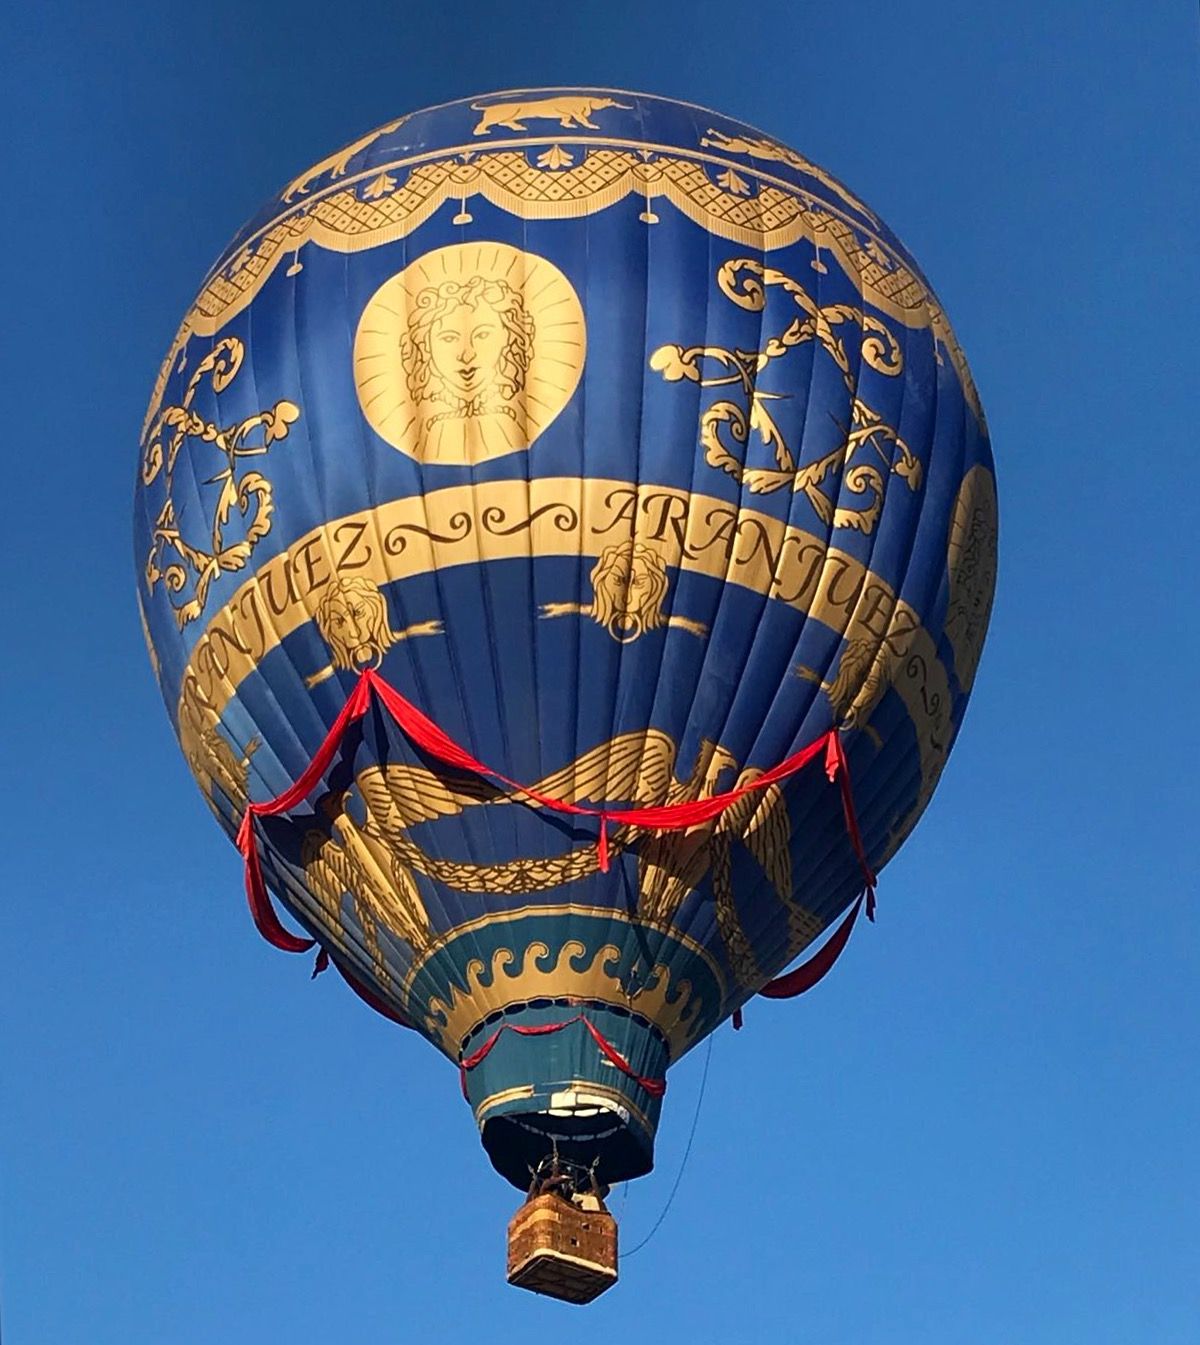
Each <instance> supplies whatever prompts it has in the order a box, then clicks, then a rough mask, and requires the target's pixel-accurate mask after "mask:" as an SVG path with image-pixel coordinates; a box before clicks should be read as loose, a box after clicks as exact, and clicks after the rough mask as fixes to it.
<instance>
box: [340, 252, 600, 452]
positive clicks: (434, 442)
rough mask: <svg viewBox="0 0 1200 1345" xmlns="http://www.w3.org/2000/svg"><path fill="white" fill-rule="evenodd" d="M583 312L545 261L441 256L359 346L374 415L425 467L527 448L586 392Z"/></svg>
mask: <svg viewBox="0 0 1200 1345" xmlns="http://www.w3.org/2000/svg"><path fill="white" fill-rule="evenodd" d="M586 345H587V342H586V329H585V324H584V318H583V309H582V307H581V306H580V303H579V298H578V296H577V295H576V293H575V290H574V289H573V288H572V286H571V283H570V281H569V280H568V279H567V278H566V276H564V275H563V273H562V272H561V271H560V270H559V269H558V268H557V267H556V266H554V265H553V264H552V263H551V262H548V261H547V260H546V259H545V258H544V257H538V256H535V255H534V254H532V253H528V252H521V251H519V250H518V249H516V248H513V247H510V246H509V245H508V244H506V243H456V244H452V245H450V246H448V247H444V248H438V249H436V250H435V251H433V252H430V253H427V254H426V255H425V256H423V257H421V258H420V259H419V260H417V261H415V262H413V263H411V265H409V266H408V267H407V268H406V269H405V270H403V271H401V272H399V273H398V274H397V275H394V276H392V277H390V279H388V280H386V281H385V282H384V283H383V284H382V285H381V286H380V287H379V289H378V290H377V291H376V292H375V294H374V295H372V297H371V299H370V300H369V301H368V303H367V306H366V308H365V309H364V310H363V314H362V317H361V319H360V320H359V324H358V331H357V333H356V336H355V341H354V381H355V387H356V389H357V391H358V399H359V404H360V405H361V407H362V411H363V415H364V416H365V417H366V418H367V420H368V422H369V423H370V425H371V426H372V428H373V429H374V430H375V431H376V433H377V434H379V435H380V437H381V438H383V439H385V440H387V442H388V443H390V444H391V445H392V446H393V447H394V448H398V449H399V450H400V451H401V452H402V453H407V454H408V455H409V456H410V457H413V458H416V459H417V460H418V461H419V462H425V463H430V464H441V465H447V466H462V465H467V464H473V463H477V462H484V461H486V460H487V459H489V458H494V457H499V456H501V455H502V454H505V453H512V452H516V451H518V450H521V449H528V448H529V447H530V446H531V445H532V444H533V443H534V441H535V440H536V439H537V437H538V436H539V435H540V434H541V433H542V432H543V431H544V430H545V429H546V427H547V426H548V425H549V424H550V423H551V422H552V421H553V420H554V419H555V417H556V416H557V415H558V414H559V412H561V411H562V409H563V407H564V406H565V405H566V404H567V402H568V401H569V400H570V398H571V395H572V393H573V392H574V391H575V388H576V386H577V385H578V383H579V378H580V375H581V373H582V371H583V362H584V357H585V353H586Z"/></svg>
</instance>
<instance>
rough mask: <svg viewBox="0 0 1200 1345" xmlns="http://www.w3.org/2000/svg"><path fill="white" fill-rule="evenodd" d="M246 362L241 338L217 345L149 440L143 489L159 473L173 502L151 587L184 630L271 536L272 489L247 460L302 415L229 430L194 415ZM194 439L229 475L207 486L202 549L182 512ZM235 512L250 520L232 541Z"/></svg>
mask: <svg viewBox="0 0 1200 1345" xmlns="http://www.w3.org/2000/svg"><path fill="white" fill-rule="evenodd" d="M244 355H245V347H244V346H243V345H242V343H241V341H239V340H238V339H237V337H235V336H227V337H225V338H224V339H223V340H221V341H218V342H217V344H216V345H215V346H214V347H213V348H212V350H211V351H209V353H208V354H207V355H206V356H205V357H204V359H203V360H202V361H201V362H200V365H199V366H198V368H197V369H196V372H195V373H194V374H193V375H192V377H191V379H190V381H189V382H188V385H187V389H186V390H185V392H184V395H183V400H182V401H181V402H180V403H179V404H178V405H176V406H168V407H165V408H164V409H163V410H162V411H161V412H160V413H159V415H158V417H157V418H156V419H155V421H154V422H153V424H152V425H151V426H150V428H149V430H148V432H147V434H146V437H145V450H144V453H143V455H142V484H143V485H144V486H147V487H149V486H151V485H153V484H154V482H155V481H156V480H157V479H158V477H159V475H160V474H165V479H166V499H165V500H164V501H163V505H162V508H161V509H160V510H159V512H158V516H157V518H156V519H155V522H154V527H153V528H152V530H151V541H150V551H149V554H148V555H147V557H146V567H145V578H146V587H147V588H148V589H149V591H150V592H151V593H153V591H154V590H155V588H156V587H157V586H158V585H159V584H160V583H161V584H163V585H164V586H165V587H166V589H167V592H168V593H169V594H171V606H172V609H173V610H174V613H175V620H176V622H177V623H178V625H179V626H180V627H181V628H182V627H183V626H186V625H187V624H188V623H189V622H191V621H195V620H196V618H197V617H198V616H199V615H200V614H201V613H202V612H203V611H204V607H205V604H206V603H207V601H208V590H209V588H210V586H211V584H212V582H213V580H214V579H216V578H217V576H218V575H219V574H221V573H222V572H223V571H234V570H240V569H242V568H244V566H245V564H246V562H247V561H248V560H249V559H250V554H251V552H252V551H253V550H254V548H255V546H256V545H257V544H258V543H259V542H260V541H261V540H262V538H264V537H265V536H266V535H267V533H268V532H270V530H271V515H272V512H273V505H272V497H271V483H270V482H269V481H268V480H267V478H266V477H265V476H264V475H263V474H262V472H258V471H246V470H243V469H242V466H241V464H242V461H243V459H245V458H250V457H260V456H262V455H263V454H265V453H266V452H267V450H268V449H269V448H270V447H271V445H272V444H273V443H275V442H276V441H277V440H279V439H286V438H287V435H288V431H289V429H290V428H291V426H292V424H293V423H294V422H295V421H296V420H297V419H299V416H300V408H299V407H298V406H297V405H296V404H295V402H289V401H278V402H276V403H275V405H274V406H273V407H271V408H270V409H269V410H265V411H259V412H258V413H256V414H255V415H253V416H248V417H247V418H246V419H245V420H240V421H238V422H237V423H236V424H233V425H226V426H222V425H218V424H216V422H214V421H210V420H205V419H204V417H203V416H201V415H200V414H199V413H198V412H197V411H196V410H195V408H194V407H193V405H192V402H193V400H194V399H195V396H196V393H197V391H198V390H199V387H200V384H201V383H202V382H203V380H204V379H206V378H207V379H208V380H209V382H210V384H211V386H212V390H213V392H215V393H220V392H223V391H224V390H225V389H226V388H227V387H228V386H229V384H230V383H232V382H233V380H234V379H235V378H236V377H237V374H238V370H239V369H240V368H241V367H242V359H243V357H244ZM256 432H260V433H258V434H256ZM189 439H198V440H200V441H201V442H202V443H207V444H212V445H213V447H214V448H215V449H216V450H217V451H218V452H219V453H220V454H221V456H222V457H223V458H224V460H225V467H224V468H223V470H221V471H219V472H217V473H216V475H215V476H211V477H209V478H208V479H207V480H206V481H204V482H203V483H202V484H203V485H206V486H218V487H219V490H218V492H217V496H216V499H215V501H214V503H213V506H212V524H211V530H210V533H209V536H208V537H207V538H206V539H205V540H204V541H202V542H200V541H189V540H188V539H187V538H186V537H184V535H183V532H182V530H181V528H180V524H179V520H178V515H177V512H176V508H175V500H174V485H175V467H176V464H177V462H178V459H179V453H180V450H181V449H182V448H183V446H184V444H185V443H187V441H188V440H189ZM235 509H236V510H237V511H238V513H240V514H241V516H242V517H243V518H244V519H245V520H246V527H245V535H244V536H243V537H242V538H241V539H240V540H238V541H234V542H229V541H226V539H225V529H226V528H227V526H228V524H229V520H230V518H231V517H232V516H233V512H234V510H235ZM189 582H190V585H191V591H190V594H189V595H188V596H186V597H185V598H184V599H183V601H182V602H177V601H176V597H177V596H178V595H180V594H184V593H187V592H188V589H189Z"/></svg>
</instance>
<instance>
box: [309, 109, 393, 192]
mask: <svg viewBox="0 0 1200 1345" xmlns="http://www.w3.org/2000/svg"><path fill="white" fill-rule="evenodd" d="M407 120H408V118H407V117H397V118H396V120H395V121H389V122H388V123H387V125H386V126H380V127H378V128H377V129H376V130H374V131H368V132H367V134H366V135H364V136H360V137H359V138H358V139H357V140H352V141H351V142H350V144H348V145H346V146H344V147H343V148H342V149H339V150H338V151H337V152H336V153H334V154H331V155H330V156H329V157H328V158H327V159H322V160H321V162H320V163H315V164H313V166H312V167H311V168H310V169H308V171H307V172H304V173H301V174H300V176H299V177H297V178H293V179H292V180H291V182H289V183H288V184H287V186H286V187H285V188H284V189H283V200H284V201H291V200H292V198H293V197H295V196H303V195H305V194H306V193H307V191H308V189H309V188H310V187H311V186H312V184H313V183H314V182H315V181H316V180H317V178H319V177H324V176H325V174H326V173H328V174H329V180H330V181H331V182H332V181H333V180H334V179H335V178H339V177H343V176H344V175H345V172H346V169H347V168H349V166H350V160H351V159H353V158H354V157H355V155H357V154H361V153H362V152H363V150H365V149H370V147H371V146H372V145H373V144H374V143H375V142H376V140H378V139H379V138H380V136H384V135H391V134H392V132H393V131H398V130H399V129H400V127H401V126H403V125H404V123H405V122H406V121H407Z"/></svg>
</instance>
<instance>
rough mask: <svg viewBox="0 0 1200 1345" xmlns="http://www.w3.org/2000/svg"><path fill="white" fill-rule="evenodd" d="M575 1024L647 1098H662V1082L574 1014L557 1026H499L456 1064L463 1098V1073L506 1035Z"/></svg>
mask: <svg viewBox="0 0 1200 1345" xmlns="http://www.w3.org/2000/svg"><path fill="white" fill-rule="evenodd" d="M576 1023H582V1024H583V1025H584V1027H585V1028H586V1029H587V1030H588V1033H589V1034H590V1036H591V1038H592V1040H593V1041H594V1042H595V1043H596V1045H597V1046H598V1047H599V1048H600V1051H601V1053H602V1054H603V1055H604V1057H605V1059H606V1060H608V1061H609V1063H610V1064H612V1065H615V1066H616V1067H617V1069H619V1070H620V1071H621V1073H622V1074H625V1075H627V1076H628V1077H629V1078H631V1079H632V1080H633V1081H634V1083H636V1084H640V1085H641V1087H642V1088H644V1089H645V1090H646V1092H647V1093H649V1094H650V1096H651V1097H662V1095H663V1094H664V1093H665V1092H666V1091H667V1081H666V1079H649V1078H647V1077H646V1076H645V1075H643V1074H639V1073H637V1071H636V1070H635V1069H634V1068H633V1067H632V1066H631V1065H630V1063H629V1061H628V1060H626V1059H625V1057H624V1056H623V1055H622V1054H621V1053H620V1052H619V1051H618V1050H617V1048H616V1047H615V1046H614V1045H613V1044H612V1042H610V1041H609V1040H608V1038H607V1037H605V1036H604V1034H603V1033H602V1032H601V1031H600V1029H599V1028H598V1027H597V1026H596V1025H595V1023H593V1022H592V1020H591V1019H590V1018H587V1017H585V1016H584V1015H583V1014H581V1013H577V1014H576V1015H575V1017H574V1018H564V1019H563V1021H562V1022H561V1023H541V1024H537V1025H533V1024H530V1025H523V1026H519V1025H518V1024H516V1023H501V1024H500V1026H499V1027H498V1028H497V1029H496V1030H495V1032H493V1033H492V1035H491V1036H490V1037H489V1038H488V1039H487V1041H485V1042H484V1043H483V1045H482V1046H480V1047H478V1048H477V1049H476V1050H474V1051H472V1052H471V1054H470V1055H469V1056H466V1057H464V1059H463V1060H461V1061H460V1062H459V1066H458V1073H459V1079H460V1081H461V1083H462V1094H463V1097H466V1096H467V1074H468V1073H469V1072H470V1071H471V1070H473V1069H474V1068H475V1067H476V1066H477V1065H481V1064H483V1062H484V1061H485V1060H486V1059H487V1058H488V1056H489V1055H491V1053H492V1048H493V1047H494V1046H495V1045H496V1043H497V1042H498V1041H499V1040H500V1038H501V1037H502V1036H503V1035H504V1034H505V1033H506V1032H515V1033H516V1034H517V1035H518V1036H519V1037H545V1036H549V1035H550V1034H551V1033H553V1032H562V1031H563V1029H564V1028H568V1027H573V1026H574V1025H575V1024H576Z"/></svg>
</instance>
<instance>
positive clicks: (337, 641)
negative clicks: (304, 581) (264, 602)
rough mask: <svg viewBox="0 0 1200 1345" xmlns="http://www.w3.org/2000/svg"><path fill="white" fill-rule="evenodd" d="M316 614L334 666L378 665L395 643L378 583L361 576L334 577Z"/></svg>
mask: <svg viewBox="0 0 1200 1345" xmlns="http://www.w3.org/2000/svg"><path fill="white" fill-rule="evenodd" d="M316 617H317V629H318V630H319V631H320V632H321V638H322V639H323V640H324V641H325V643H326V644H327V645H328V646H329V654H330V658H331V661H332V663H333V666H334V667H335V668H346V669H348V670H349V671H350V672H357V671H358V670H359V669H360V668H367V667H372V668H373V667H378V665H379V663H380V661H381V660H382V659H383V655H384V653H385V651H386V650H388V649H390V648H391V647H392V645H394V644H395V643H396V633H395V631H393V630H392V628H391V625H390V624H389V622H388V612H387V603H386V601H385V600H384V596H383V594H382V593H381V592H380V590H379V585H378V584H376V583H373V582H372V581H371V580H370V579H364V578H362V577H361V576H356V577H354V578H353V579H335V580H334V581H333V582H332V583H331V584H330V585H329V587H328V588H327V589H326V590H325V592H324V594H323V596H322V598H321V601H320V604H319V605H318V607H317V612H316Z"/></svg>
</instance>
